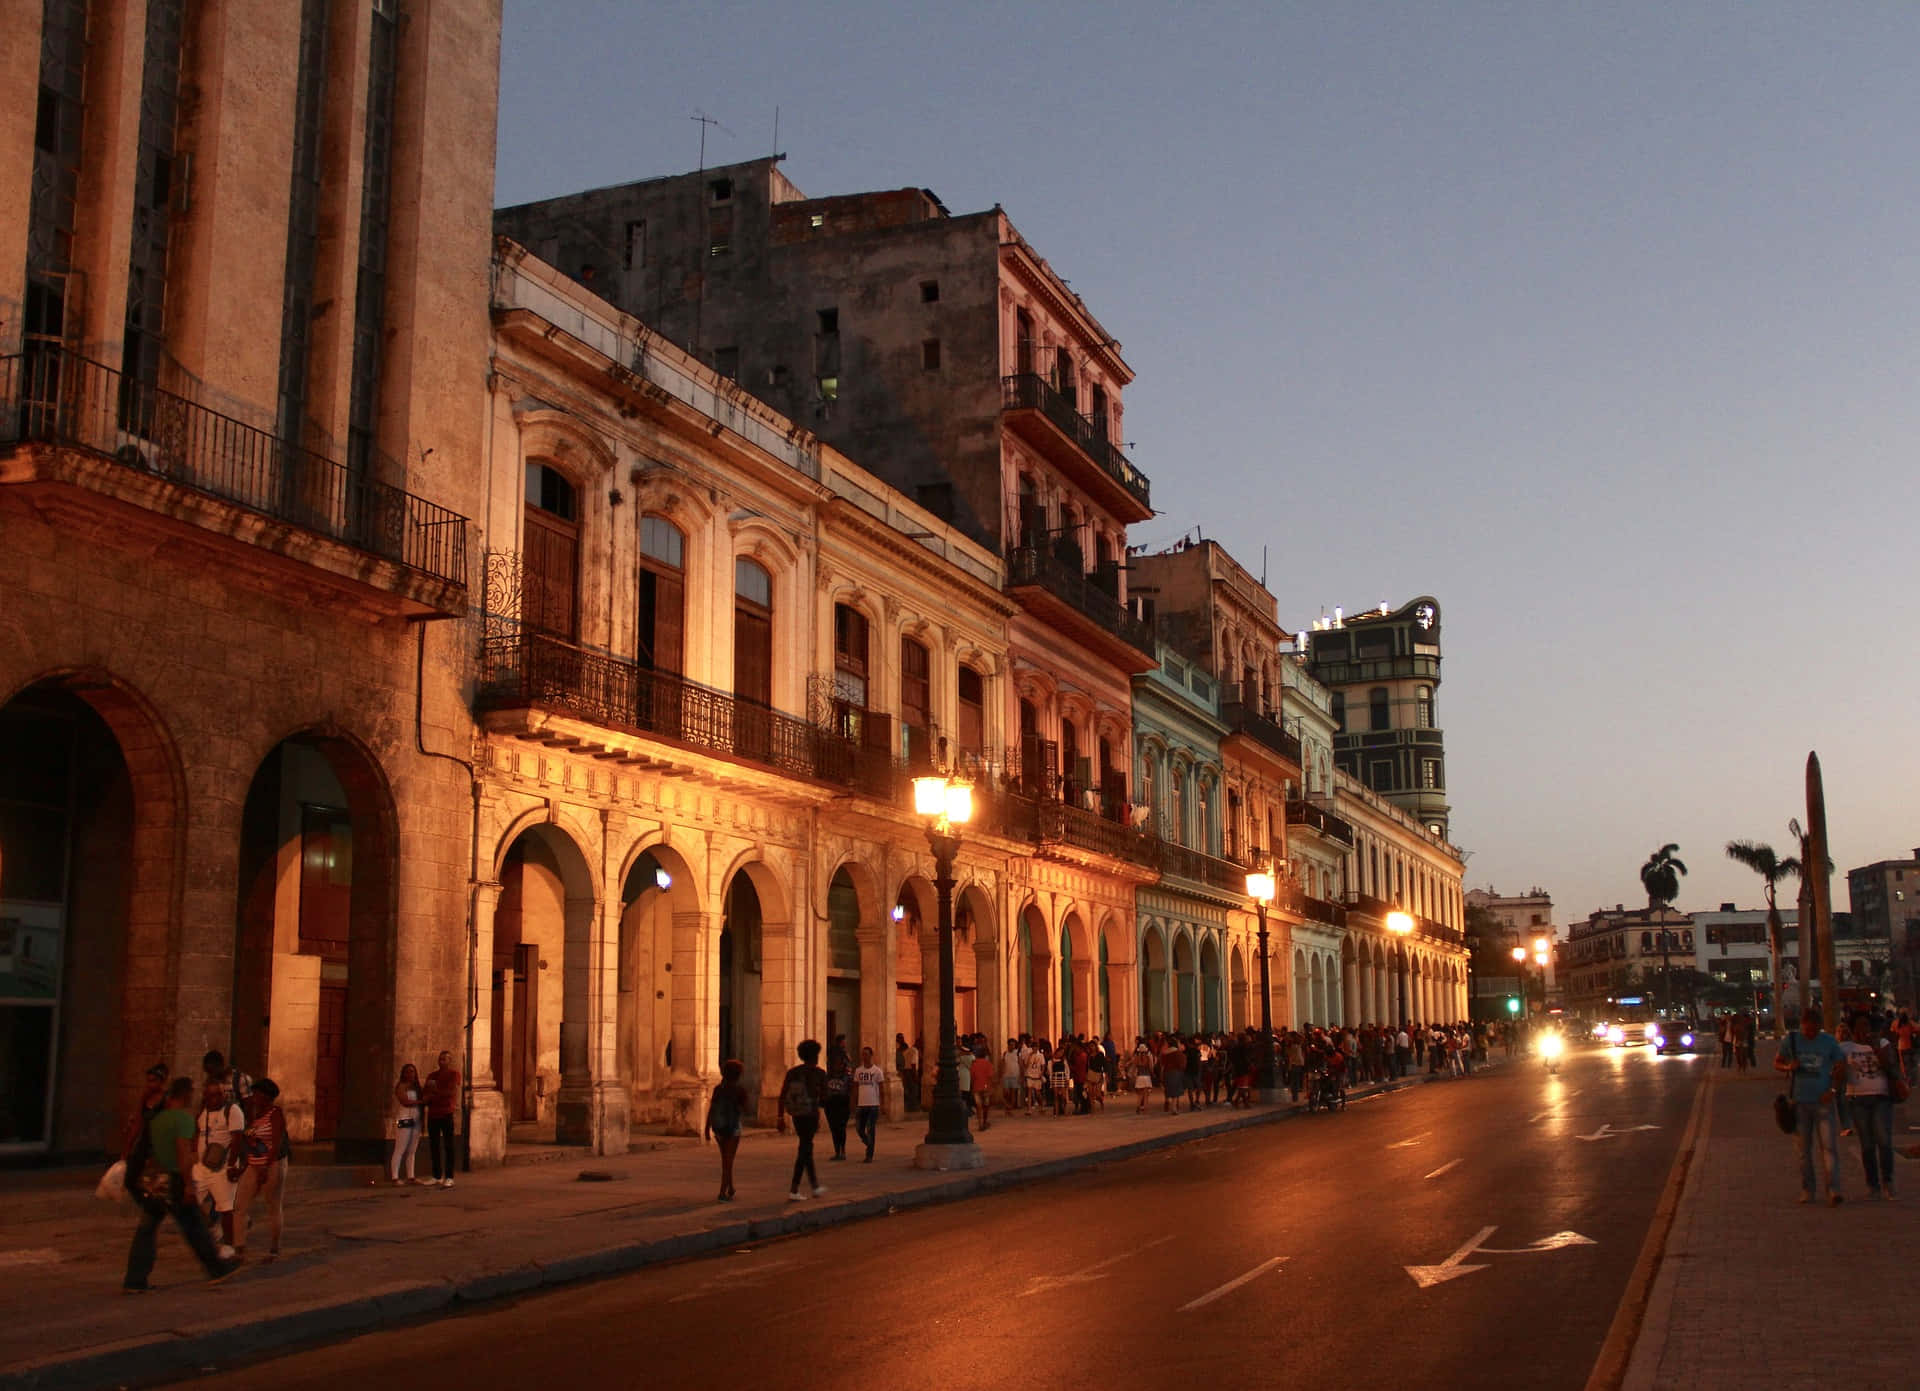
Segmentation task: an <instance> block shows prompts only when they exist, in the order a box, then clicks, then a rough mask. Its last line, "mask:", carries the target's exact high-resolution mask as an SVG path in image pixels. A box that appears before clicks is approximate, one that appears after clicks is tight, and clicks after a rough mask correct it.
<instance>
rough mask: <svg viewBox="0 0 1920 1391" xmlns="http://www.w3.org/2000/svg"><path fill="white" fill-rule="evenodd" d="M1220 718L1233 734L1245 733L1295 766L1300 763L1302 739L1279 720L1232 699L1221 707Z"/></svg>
mask: <svg viewBox="0 0 1920 1391" xmlns="http://www.w3.org/2000/svg"><path fill="white" fill-rule="evenodd" d="M1220 718H1221V719H1222V720H1224V721H1225V722H1226V726H1227V730H1228V732H1229V733H1233V734H1244V735H1246V736H1247V737H1248V738H1249V739H1252V740H1253V741H1254V742H1255V743H1257V744H1262V745H1264V746H1265V747H1267V748H1269V749H1272V750H1273V751H1274V752H1275V753H1277V754H1279V755H1280V756H1281V757H1282V758H1284V759H1286V760H1287V761H1288V762H1289V763H1291V764H1293V765H1294V766H1295V767H1298V766H1299V765H1300V740H1299V739H1298V738H1297V737H1295V736H1294V735H1292V734H1289V733H1288V732H1287V731H1286V730H1285V729H1284V728H1282V727H1281V724H1280V722H1279V721H1278V720H1276V719H1274V718H1273V717H1272V716H1270V715H1263V714H1261V713H1260V712H1259V711H1258V710H1256V709H1255V708H1254V707H1253V706H1251V705H1248V704H1246V703H1244V702H1243V701H1238V700H1230V701H1227V702H1226V703H1225V704H1223V705H1222V706H1221V707H1220Z"/></svg>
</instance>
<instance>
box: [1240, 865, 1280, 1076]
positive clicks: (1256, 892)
mask: <svg viewBox="0 0 1920 1391" xmlns="http://www.w3.org/2000/svg"><path fill="white" fill-rule="evenodd" d="M1273 892H1274V877H1273V871H1272V870H1271V869H1256V870H1253V871H1251V872H1250V873H1249V874H1248V875H1247V897H1248V898H1250V899H1252V900H1253V911H1254V912H1255V913H1256V914H1258V915H1259V919H1260V931H1259V934H1258V938H1257V940H1258V943H1259V949H1260V1039H1261V1042H1260V1075H1259V1076H1258V1077H1257V1078H1256V1079H1255V1080H1254V1085H1255V1086H1257V1087H1258V1088H1259V1089H1260V1091H1261V1094H1262V1096H1263V1097H1270V1096H1272V1094H1273V1091H1274V1087H1275V1082H1274V1067H1273V983H1272V980H1271V978H1270V977H1269V975H1268V968H1267V905H1268V904H1269V903H1271V902H1273Z"/></svg>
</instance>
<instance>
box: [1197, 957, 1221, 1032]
mask: <svg viewBox="0 0 1920 1391" xmlns="http://www.w3.org/2000/svg"><path fill="white" fill-rule="evenodd" d="M1200 1027H1201V1028H1202V1029H1204V1030H1205V1031H1206V1032H1207V1033H1210V1034H1215V1033H1219V1032H1220V1030H1221V1029H1223V1028H1225V1027H1226V995H1225V991H1224V990H1223V988H1222V985H1221V980H1220V948H1219V946H1218V945H1217V944H1216V943H1215V942H1214V940H1213V938H1211V937H1209V938H1207V940H1206V941H1205V942H1203V943H1202V944H1201V946H1200Z"/></svg>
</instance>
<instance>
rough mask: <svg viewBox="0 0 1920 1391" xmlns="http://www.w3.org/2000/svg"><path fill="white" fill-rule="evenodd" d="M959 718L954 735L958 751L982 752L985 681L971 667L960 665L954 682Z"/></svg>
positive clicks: (985, 730)
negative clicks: (958, 747)
mask: <svg viewBox="0 0 1920 1391" xmlns="http://www.w3.org/2000/svg"><path fill="white" fill-rule="evenodd" d="M956 684H957V685H958V687H959V690H958V696H959V700H958V702H957V704H958V709H959V719H958V721H957V728H956V729H955V731H954V732H955V735H956V737H957V741H958V743H959V745H960V752H962V753H968V754H980V753H984V752H985V750H986V746H987V690H986V688H987V683H986V681H985V679H984V678H983V677H982V676H981V675H980V673H979V672H977V671H975V670H974V669H973V668H972V667H961V668H960V672H959V676H958V680H957V683H956Z"/></svg>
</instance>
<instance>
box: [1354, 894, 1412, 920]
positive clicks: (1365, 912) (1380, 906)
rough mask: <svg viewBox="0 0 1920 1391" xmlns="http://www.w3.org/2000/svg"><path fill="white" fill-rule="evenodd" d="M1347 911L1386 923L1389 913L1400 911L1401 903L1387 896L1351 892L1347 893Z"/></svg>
mask: <svg viewBox="0 0 1920 1391" xmlns="http://www.w3.org/2000/svg"><path fill="white" fill-rule="evenodd" d="M1347 911H1348V912H1349V913H1359V914H1361V915H1362V916H1364V917H1369V918H1373V919H1374V920H1375V921H1377V922H1379V923H1382V924H1384V923H1385V922H1386V920H1387V914H1389V913H1397V912H1399V911H1400V908H1399V905H1398V904H1396V903H1394V902H1393V901H1391V900H1390V899H1385V898H1375V897H1374V896H1373V895H1372V894H1362V893H1350V894H1348V895H1347Z"/></svg>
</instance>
